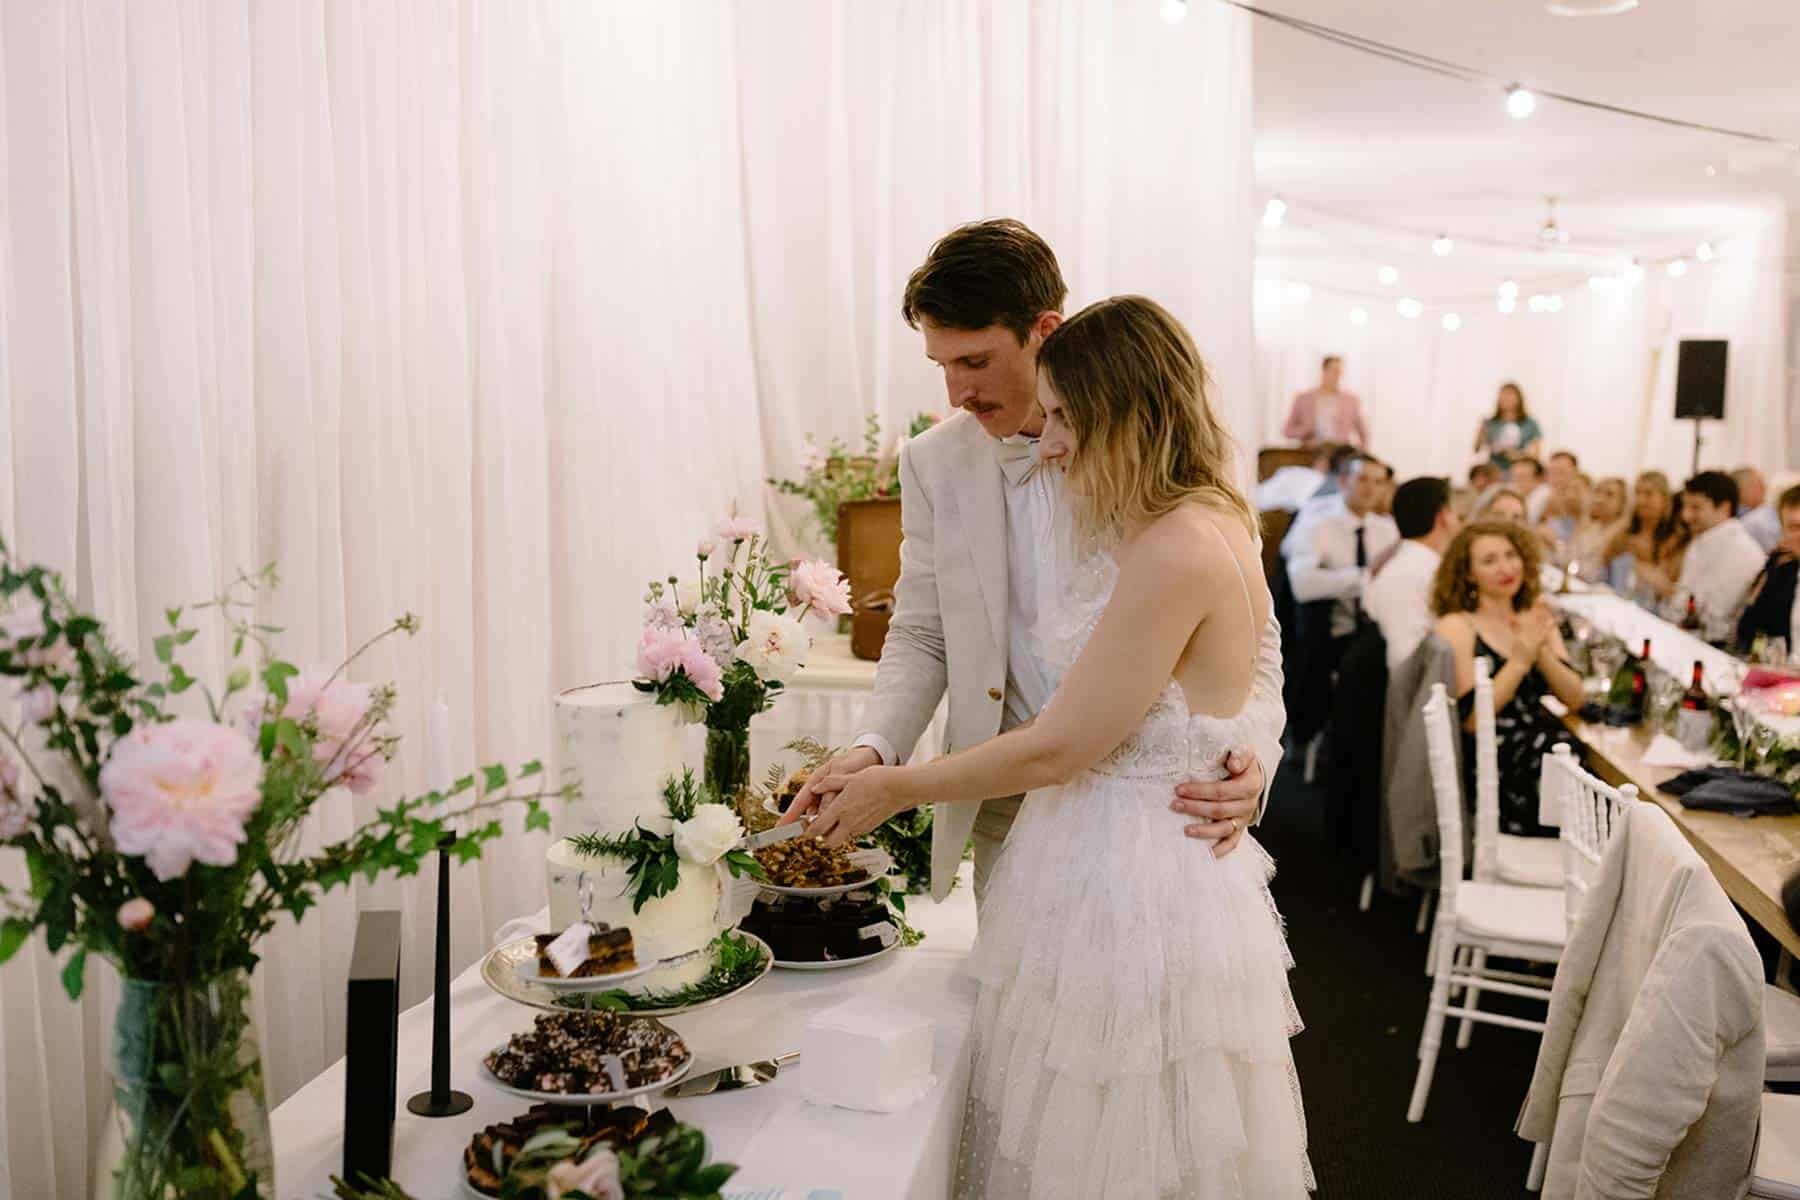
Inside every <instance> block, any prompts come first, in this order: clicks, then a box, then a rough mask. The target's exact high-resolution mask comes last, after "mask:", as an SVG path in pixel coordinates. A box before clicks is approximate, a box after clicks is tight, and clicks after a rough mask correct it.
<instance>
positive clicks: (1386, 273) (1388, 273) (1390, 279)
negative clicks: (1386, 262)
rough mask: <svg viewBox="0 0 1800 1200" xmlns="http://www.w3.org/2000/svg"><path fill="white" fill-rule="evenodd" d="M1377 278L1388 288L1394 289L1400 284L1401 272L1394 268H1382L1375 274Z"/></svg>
mask: <svg viewBox="0 0 1800 1200" xmlns="http://www.w3.org/2000/svg"><path fill="white" fill-rule="evenodd" d="M1375 278H1377V279H1379V280H1380V281H1381V282H1382V283H1383V284H1385V285H1387V286H1388V287H1392V286H1393V285H1394V284H1396V283H1399V282H1400V272H1399V271H1398V270H1396V269H1395V268H1393V267H1382V268H1380V269H1379V270H1377V271H1376V272H1375Z"/></svg>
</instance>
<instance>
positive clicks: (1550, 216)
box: [1538, 196, 1569, 242]
mask: <svg viewBox="0 0 1800 1200" xmlns="http://www.w3.org/2000/svg"><path fill="white" fill-rule="evenodd" d="M1538 240H1539V241H1543V242H1566V241H1568V240H1569V235H1568V234H1566V233H1564V232H1563V231H1562V226H1560V225H1558V224H1557V223H1556V197H1555V196H1548V197H1546V198H1545V205H1544V223H1543V225H1542V226H1541V227H1540V228H1539V229H1538Z"/></svg>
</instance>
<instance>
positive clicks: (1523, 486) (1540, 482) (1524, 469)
mask: <svg viewBox="0 0 1800 1200" xmlns="http://www.w3.org/2000/svg"><path fill="white" fill-rule="evenodd" d="M1573 457H1574V456H1573V455H1570V458H1571V459H1573ZM1507 479H1508V481H1509V482H1510V483H1511V484H1512V485H1513V487H1514V488H1515V489H1517V491H1518V493H1519V495H1521V496H1523V497H1525V523H1526V524H1527V525H1530V526H1531V527H1532V528H1533V529H1536V528H1537V526H1538V522H1539V521H1542V520H1543V519H1544V510H1545V509H1546V508H1548V507H1549V506H1550V497H1551V496H1553V495H1555V490H1554V489H1553V488H1551V486H1550V483H1549V480H1548V479H1547V478H1546V477H1545V475H1544V464H1543V463H1541V462H1539V461H1538V460H1537V459H1535V458H1532V457H1531V456H1530V455H1524V456H1523V457H1520V458H1515V459H1513V462H1512V466H1511V467H1510V468H1508V474H1507Z"/></svg>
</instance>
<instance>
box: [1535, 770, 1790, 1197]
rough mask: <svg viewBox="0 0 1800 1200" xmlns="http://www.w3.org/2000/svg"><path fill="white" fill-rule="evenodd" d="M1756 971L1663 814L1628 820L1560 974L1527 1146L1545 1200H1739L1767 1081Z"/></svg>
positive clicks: (1737, 925)
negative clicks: (1545, 1168)
mask: <svg viewBox="0 0 1800 1200" xmlns="http://www.w3.org/2000/svg"><path fill="white" fill-rule="evenodd" d="M1762 996H1763V980H1762V962H1761V960H1760V959H1759V958H1758V956H1757V953H1756V947H1755V946H1754V945H1753V944H1752V943H1751V941H1750V934H1749V932H1748V931H1747V930H1746V929H1745V928H1744V922H1743V919H1742V918H1740V917H1739V916H1738V914H1737V910H1736V909H1734V908H1733V907H1732V906H1731V901H1730V900H1728V899H1726V897H1725V893H1724V891H1723V890H1722V889H1721V888H1720V887H1719V884H1718V881H1717V880H1715V879H1714V878H1713V876H1712V872H1711V871H1709V870H1708V869H1707V867H1706V864H1705V863H1704V862H1702V861H1701V859H1700V856H1699V855H1698V854H1696V853H1695V852H1694V850H1693V848H1692V847H1691V846H1689V845H1688V843H1687V840H1686V839H1685V838H1684V837H1683V836H1682V835H1681V831H1680V830H1678V829H1677V828H1676V827H1675V823H1674V822H1673V821H1672V820H1670V818H1669V815H1668V814H1667V813H1665V812H1663V810H1662V809H1661V808H1659V807H1657V805H1656V804H1654V803H1652V802H1649V801H1644V802H1641V803H1638V804H1633V805H1631V806H1630V807H1629V808H1628V809H1627V810H1626V822H1625V826H1624V828H1623V829H1621V830H1620V831H1618V832H1617V833H1615V835H1614V837H1613V841H1612V842H1611V844H1610V845H1608V847H1607V850H1606V857H1605V859H1604V861H1603V862H1602V864H1601V868H1600V878H1599V880H1598V881H1596V882H1595V884H1594V885H1593V888H1592V890H1590V891H1589V892H1588V893H1587V897H1586V899H1585V900H1584V902H1583V907H1582V911H1581V916H1580V918H1579V919H1578V920H1577V922H1576V925H1575V929H1574V931H1573V932H1572V933H1571V934H1570V936H1569V944H1568V949H1567V950H1566V951H1565V952H1564V954H1563V958H1562V962H1561V964H1560V965H1559V966H1558V967H1557V972H1556V985H1555V988H1554V990H1553V991H1552V993H1551V997H1550V1015H1549V1024H1548V1028H1547V1029H1546V1030H1545V1031H1544V1040H1543V1044H1542V1045H1541V1046H1540V1048H1539V1050H1538V1060H1537V1070H1536V1072H1535V1073H1534V1074H1533V1076H1532V1080H1531V1091H1530V1093H1529V1095H1528V1096H1527V1098H1526V1101H1525V1108H1524V1111H1523V1112H1522V1113H1521V1114H1520V1117H1519V1126H1518V1130H1519V1135H1520V1136H1521V1137H1524V1138H1526V1139H1528V1140H1530V1141H1534V1142H1543V1141H1545V1140H1548V1141H1549V1142H1550V1163H1549V1174H1548V1176H1547V1178H1546V1180H1545V1183H1544V1193H1543V1194H1544V1197H1545V1200H1569V1198H1570V1197H1575V1198H1577V1200H1632V1198H1634V1197H1647V1198H1655V1200H1732V1198H1733V1197H1739V1196H1742V1195H1743V1194H1744V1189H1745V1186H1746V1181H1747V1179H1748V1176H1749V1172H1750V1164H1751V1157H1752V1154H1753V1153H1754V1150H1755V1146H1756V1130H1757V1121H1758V1118H1759V1115H1760V1113H1761V1096H1762V1080H1763V1033H1762Z"/></svg>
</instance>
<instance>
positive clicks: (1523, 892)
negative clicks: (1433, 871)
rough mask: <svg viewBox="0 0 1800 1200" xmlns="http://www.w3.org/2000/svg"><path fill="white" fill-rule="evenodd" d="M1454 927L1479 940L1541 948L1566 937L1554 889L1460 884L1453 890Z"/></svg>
mask: <svg viewBox="0 0 1800 1200" xmlns="http://www.w3.org/2000/svg"><path fill="white" fill-rule="evenodd" d="M1552 844H1553V845H1554V843H1552ZM1456 923H1457V925H1458V926H1459V927H1460V928H1462V929H1464V930H1467V931H1468V932H1469V933H1472V934H1476V935H1478V936H1482V937H1491V938H1504V939H1505V940H1507V941H1513V942H1535V943H1537V944H1538V945H1541V946H1561V945H1562V944H1563V942H1564V941H1565V940H1566V939H1567V937H1568V930H1567V928H1566V927H1565V924H1564V921H1563V894H1562V891H1561V890H1560V889H1557V888H1539V887H1520V886H1518V885H1517V884H1511V883H1465V884H1462V885H1460V886H1459V887H1458V888H1457V889H1456Z"/></svg>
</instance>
